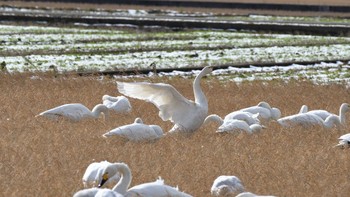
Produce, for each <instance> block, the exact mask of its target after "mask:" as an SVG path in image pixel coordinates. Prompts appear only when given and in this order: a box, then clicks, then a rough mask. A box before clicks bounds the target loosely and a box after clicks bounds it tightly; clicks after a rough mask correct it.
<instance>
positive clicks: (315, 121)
mask: <svg viewBox="0 0 350 197" xmlns="http://www.w3.org/2000/svg"><path fill="white" fill-rule="evenodd" d="M277 122H278V123H279V124H280V125H281V126H283V127H294V126H302V127H305V128H308V127H312V126H321V127H324V128H332V127H333V126H334V125H336V124H338V123H339V118H337V116H335V115H331V116H329V117H328V118H327V119H326V120H323V119H322V118H321V117H319V116H317V115H315V114H313V113H308V112H307V113H298V114H294V115H290V116H286V117H283V118H280V119H278V120H277Z"/></svg>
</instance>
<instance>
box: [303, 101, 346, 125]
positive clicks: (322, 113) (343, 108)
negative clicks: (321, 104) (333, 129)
mask: <svg viewBox="0 0 350 197" xmlns="http://www.w3.org/2000/svg"><path fill="white" fill-rule="evenodd" d="M349 110H350V105H349V104H348V103H343V104H341V105H340V107H339V115H336V114H333V113H330V112H328V111H326V110H320V109H318V110H311V111H308V107H307V105H303V106H302V107H301V109H300V112H301V113H306V112H308V113H312V114H315V115H317V116H319V117H321V118H322V119H323V120H326V118H327V117H329V116H330V115H334V116H336V117H338V119H339V122H336V123H337V126H338V127H341V126H346V117H345V113H346V112H348V111H349Z"/></svg>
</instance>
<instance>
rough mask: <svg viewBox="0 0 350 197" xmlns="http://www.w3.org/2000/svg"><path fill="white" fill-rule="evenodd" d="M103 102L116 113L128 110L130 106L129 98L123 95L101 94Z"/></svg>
mask: <svg viewBox="0 0 350 197" xmlns="http://www.w3.org/2000/svg"><path fill="white" fill-rule="evenodd" d="M102 102H103V104H104V105H105V106H106V107H108V109H111V110H113V111H115V112H117V113H125V112H130V111H131V109H132V107H131V104H130V102H129V100H128V99H127V98H126V97H125V96H117V97H114V96H109V95H103V97H102Z"/></svg>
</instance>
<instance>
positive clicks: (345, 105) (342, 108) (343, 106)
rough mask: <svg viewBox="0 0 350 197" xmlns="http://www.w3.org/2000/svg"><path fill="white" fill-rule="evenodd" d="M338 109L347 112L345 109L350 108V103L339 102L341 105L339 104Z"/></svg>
mask: <svg viewBox="0 0 350 197" xmlns="http://www.w3.org/2000/svg"><path fill="white" fill-rule="evenodd" d="M340 110H341V111H342V112H344V113H345V112H347V111H349V110H350V105H349V104H347V103H343V104H341V106H340Z"/></svg>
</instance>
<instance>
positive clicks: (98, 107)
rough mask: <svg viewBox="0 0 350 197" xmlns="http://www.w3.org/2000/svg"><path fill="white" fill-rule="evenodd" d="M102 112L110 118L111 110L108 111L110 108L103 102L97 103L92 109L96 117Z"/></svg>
mask: <svg viewBox="0 0 350 197" xmlns="http://www.w3.org/2000/svg"><path fill="white" fill-rule="evenodd" d="M101 113H103V114H104V116H105V119H108V117H109V111H108V108H107V107H106V106H105V105H103V104H98V105H96V106H95V107H94V108H93V109H92V111H91V114H92V116H93V117H94V118H98V117H99V116H100V114H101Z"/></svg>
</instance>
